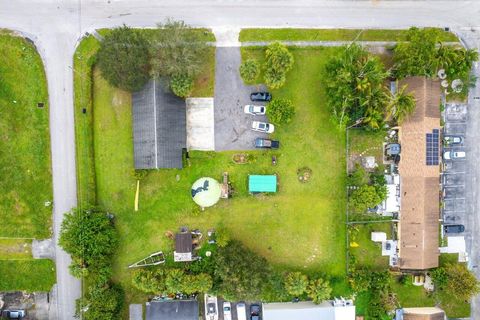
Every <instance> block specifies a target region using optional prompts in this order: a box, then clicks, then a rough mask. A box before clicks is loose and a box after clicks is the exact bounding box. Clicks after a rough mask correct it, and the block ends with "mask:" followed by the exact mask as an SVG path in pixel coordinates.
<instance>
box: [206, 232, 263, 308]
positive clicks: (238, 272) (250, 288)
mask: <svg viewBox="0 0 480 320" xmlns="http://www.w3.org/2000/svg"><path fill="white" fill-rule="evenodd" d="M214 259H215V260H214V264H215V271H214V286H215V287H214V289H215V290H216V291H217V292H219V293H220V294H221V295H223V296H225V297H226V298H227V299H236V300H258V299H259V298H260V294H261V291H262V287H263V286H264V285H265V279H267V278H268V275H269V266H268V263H267V261H266V260H265V259H264V258H263V257H260V256H258V255H256V254H255V253H254V252H253V251H251V250H249V249H247V248H245V247H244V246H243V245H242V244H241V243H240V242H238V241H235V240H232V241H230V242H229V243H228V244H227V245H226V246H225V247H223V248H218V250H217V253H216V255H215V258H214Z"/></svg>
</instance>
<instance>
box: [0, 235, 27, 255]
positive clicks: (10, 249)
mask: <svg viewBox="0 0 480 320" xmlns="http://www.w3.org/2000/svg"><path fill="white" fill-rule="evenodd" d="M28 259H32V241H31V240H24V239H0V260H28Z"/></svg>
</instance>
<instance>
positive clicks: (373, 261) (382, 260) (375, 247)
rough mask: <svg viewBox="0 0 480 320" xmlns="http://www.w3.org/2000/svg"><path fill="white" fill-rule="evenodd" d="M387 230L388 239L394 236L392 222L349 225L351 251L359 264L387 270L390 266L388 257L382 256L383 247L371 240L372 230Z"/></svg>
mask: <svg viewBox="0 0 480 320" xmlns="http://www.w3.org/2000/svg"><path fill="white" fill-rule="evenodd" d="M374 231H376V232H385V233H386V234H387V239H391V238H392V225H391V223H387V222H385V223H369V224H357V225H351V226H349V232H350V233H349V234H350V237H349V242H350V244H349V245H350V248H349V252H350V254H351V255H353V256H354V257H355V261H356V263H357V265H358V266H364V267H370V268H372V269H378V270H385V269H387V268H388V257H387V256H382V247H381V244H380V243H378V242H373V241H372V240H371V233H372V232H374Z"/></svg>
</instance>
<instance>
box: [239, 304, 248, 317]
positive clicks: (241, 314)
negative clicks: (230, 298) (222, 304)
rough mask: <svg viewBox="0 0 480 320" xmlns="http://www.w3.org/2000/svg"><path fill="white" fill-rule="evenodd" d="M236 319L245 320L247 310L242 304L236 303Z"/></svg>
mask: <svg viewBox="0 0 480 320" xmlns="http://www.w3.org/2000/svg"><path fill="white" fill-rule="evenodd" d="M237 319H238V320H247V308H246V307H245V303H243V302H239V303H237Z"/></svg>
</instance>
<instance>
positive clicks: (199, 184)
mask: <svg viewBox="0 0 480 320" xmlns="http://www.w3.org/2000/svg"><path fill="white" fill-rule="evenodd" d="M190 192H191V195H192V199H193V201H195V203H196V204H198V205H199V206H200V207H202V208H206V207H211V206H213V205H214V204H215V203H217V202H218V200H219V199H220V194H221V193H222V189H221V187H220V184H219V183H218V181H217V180H215V179H212V178H208V177H203V178H200V179H198V180H197V181H195V182H194V183H193V185H192V189H191V190H190Z"/></svg>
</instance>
